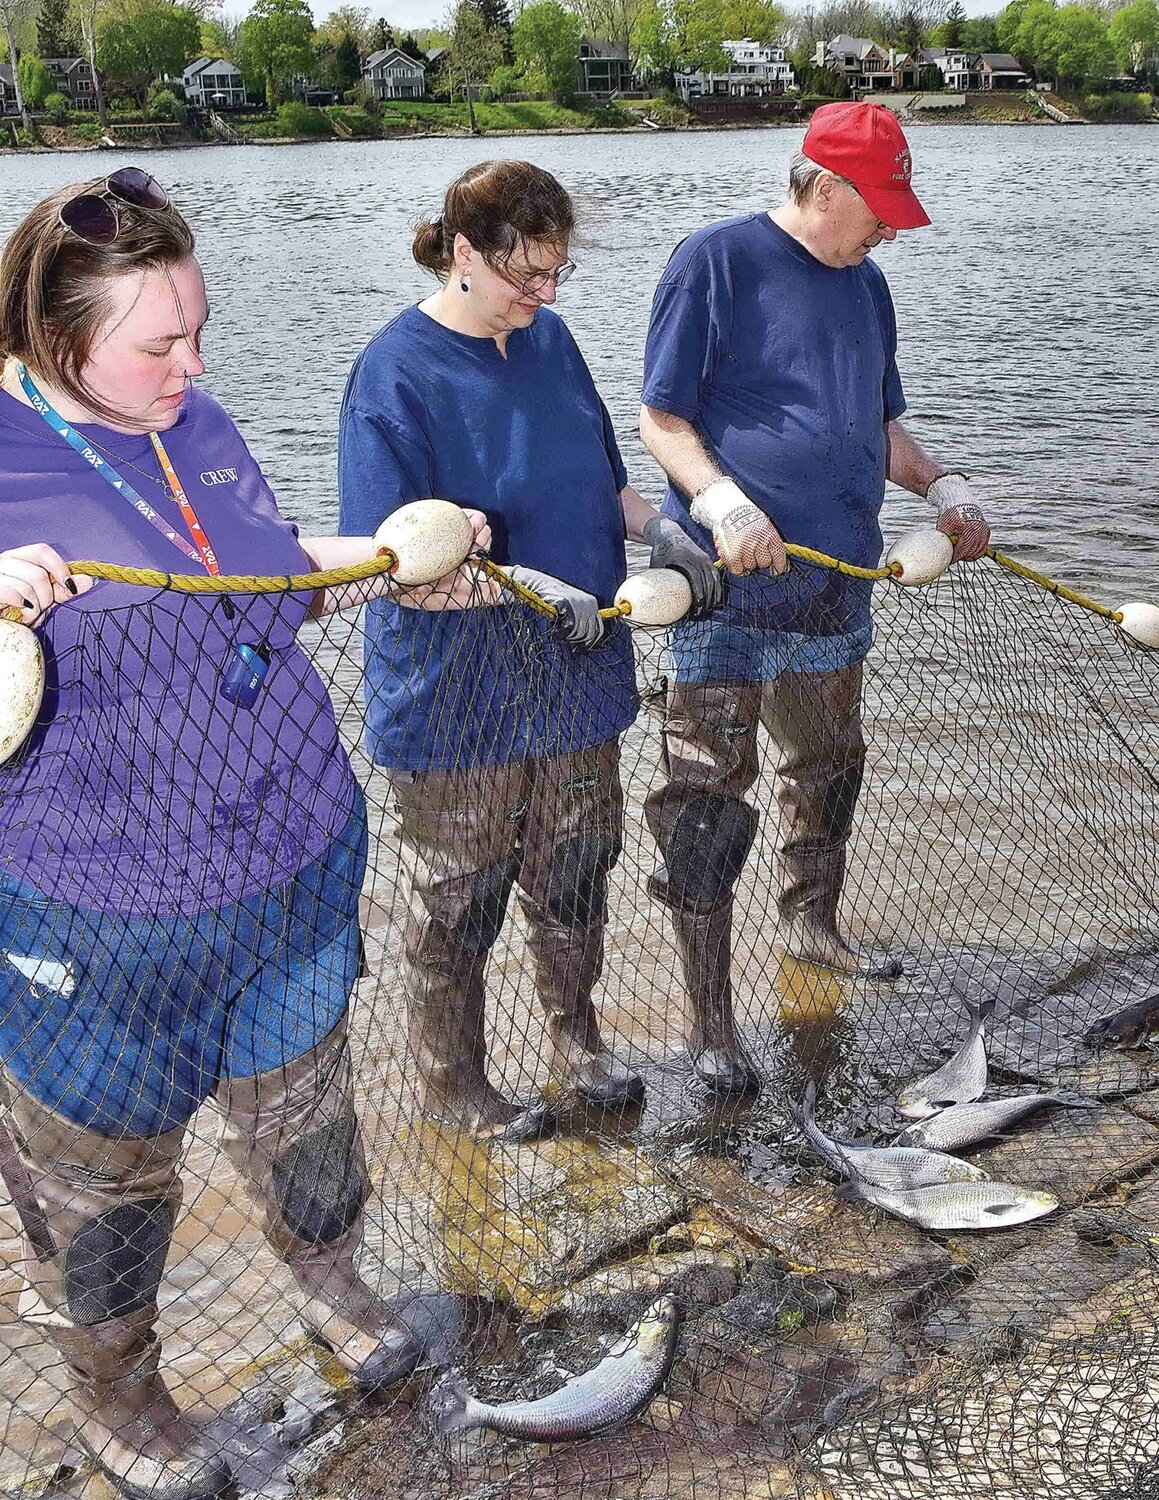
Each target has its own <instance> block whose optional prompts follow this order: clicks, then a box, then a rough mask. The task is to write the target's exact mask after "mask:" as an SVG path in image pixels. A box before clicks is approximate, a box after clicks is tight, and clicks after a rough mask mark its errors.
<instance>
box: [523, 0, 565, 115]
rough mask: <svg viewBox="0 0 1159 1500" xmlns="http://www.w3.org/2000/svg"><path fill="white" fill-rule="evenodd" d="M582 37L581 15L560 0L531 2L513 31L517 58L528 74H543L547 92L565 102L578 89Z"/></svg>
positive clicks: (534, 75)
mask: <svg viewBox="0 0 1159 1500" xmlns="http://www.w3.org/2000/svg"><path fill="white" fill-rule="evenodd" d="M579 40H580V21H579V17H578V16H575V15H573V14H572V13H571V12H570V11H566V10H564V8H563V6H562V5H560V4H559V3H558V0H537V3H536V4H534V5H529V6H527V8H526V9H525V10H524V11H523V12H522V14H521V15H520V17H519V19H518V21H516V23H515V26H514V29H513V31H512V42H513V44H514V47H515V60H516V62H518V64H519V65H520V67H521V68H522V69H523V72H524V75H525V76H526V77H528V78H533V77H536V76H539V77H541V78H543V79H544V81H545V82H546V85H547V92H548V93H550V94H551V95H552V96H553V97H554V98H555V99H558V100H560V101H561V102H563V101H566V100H568V99H570V98H571V97H572V95H573V94H574V93H575V84H576V69H577V66H578V63H579Z"/></svg>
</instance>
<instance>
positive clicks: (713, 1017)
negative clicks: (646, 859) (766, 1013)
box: [670, 900, 763, 1094]
mask: <svg viewBox="0 0 1159 1500" xmlns="http://www.w3.org/2000/svg"><path fill="white" fill-rule="evenodd" d="M670 910H671V914H672V923H673V926H674V928H675V931H676V951H677V953H678V954H679V955H680V961H681V963H682V965H683V967H684V985H685V991H686V993H687V995H688V1016H687V1025H686V1031H687V1037H688V1050H689V1052H690V1053H691V1055H692V1066H693V1069H694V1071H695V1073H696V1076H697V1077H698V1078H699V1079H700V1081H701V1083H703V1084H704V1085H705V1087H706V1088H708V1089H709V1090H711V1092H713V1093H715V1094H751V1093H755V1092H756V1091H757V1090H758V1089H759V1088H760V1087H761V1084H762V1082H763V1079H762V1078H761V1075H760V1073H759V1072H758V1070H757V1067H756V1065H755V1064H754V1062H753V1061H752V1059H751V1058H750V1057H749V1055H748V1053H747V1052H746V1051H745V1048H744V1044H743V1043H742V1041H741V1039H740V1035H739V1033H738V1032H737V1029H736V1019H735V1017H734V1015H733V1009H732V979H731V977H730V974H729V969H730V965H731V961H732V901H731V900H728V901H724V902H722V903H721V904H720V905H718V906H715V907H713V908H712V909H711V910H710V911H707V912H697V911H688V910H685V909H683V908H682V907H679V906H674V907H671V908H670Z"/></svg>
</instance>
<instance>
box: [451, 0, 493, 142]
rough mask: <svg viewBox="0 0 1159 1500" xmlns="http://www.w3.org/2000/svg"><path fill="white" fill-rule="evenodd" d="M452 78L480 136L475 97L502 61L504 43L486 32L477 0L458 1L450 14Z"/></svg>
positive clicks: (491, 32) (472, 129)
mask: <svg viewBox="0 0 1159 1500" xmlns="http://www.w3.org/2000/svg"><path fill="white" fill-rule="evenodd" d="M450 31H451V44H450V58H451V61H450V70H449V71H450V76H451V78H452V79H453V85H454V87H455V88H457V89H461V90H462V93H463V97H464V98H465V99H466V101H467V114H468V116H469V118H470V121H471V134H472V135H478V133H479V126H478V124H477V123H476V120H475V94H476V93H477V92H478V90H479V89H481V88H482V87H483V85H484V84H485V83H486V82H487V80H488V79H489V78H490V77H491V74H492V73H494V71H495V69H496V68H497V67H499V66H500V65H501V63H502V62H503V43H502V40H501V39H500V38H499V37H497V36H496V35H495V33H494V32H493V31H489V30H488V29H487V23H486V21H485V20H484V19H483V12H482V11H481V10H480V8H479V6H478V5H477V4H476V3H475V0H459V3H458V4H457V5H456V6H455V9H454V12H453V13H452V15H451V26H450Z"/></svg>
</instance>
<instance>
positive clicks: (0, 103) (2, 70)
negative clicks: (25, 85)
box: [0, 63, 20, 115]
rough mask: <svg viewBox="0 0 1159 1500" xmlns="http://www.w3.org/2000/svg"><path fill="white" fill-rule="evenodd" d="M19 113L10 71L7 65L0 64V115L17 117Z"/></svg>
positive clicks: (14, 85)
mask: <svg viewBox="0 0 1159 1500" xmlns="http://www.w3.org/2000/svg"><path fill="white" fill-rule="evenodd" d="M19 113H20V110H19V108H18V107H17V104H16V84H15V82H14V80H13V78H12V69H11V68H10V67H9V65H8V64H7V63H0V115H17V114H19Z"/></svg>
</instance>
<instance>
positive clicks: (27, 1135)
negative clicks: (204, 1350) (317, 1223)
mask: <svg viewBox="0 0 1159 1500" xmlns="http://www.w3.org/2000/svg"><path fill="white" fill-rule="evenodd" d="M6 1085H7V1093H8V1096H9V1099H10V1106H9V1110H8V1115H7V1126H8V1130H9V1131H10V1136H11V1142H12V1151H11V1153H10V1154H8V1153H6V1155H7V1170H6V1171H5V1177H6V1179H7V1178H9V1177H10V1176H11V1175H13V1174H18V1176H19V1181H18V1182H16V1183H15V1184H14V1191H13V1196H14V1198H15V1201H16V1204H17V1208H18V1211H19V1214H20V1219H21V1225H22V1228H23V1232H24V1240H25V1261H24V1274H25V1282H26V1284H25V1287H24V1289H23V1291H22V1293H21V1296H20V1301H19V1313H20V1316H21V1318H22V1320H23V1321H24V1322H25V1323H27V1324H29V1325H30V1326H32V1327H34V1328H36V1329H37V1330H38V1331H39V1332H40V1333H41V1334H42V1335H43V1336H44V1337H45V1338H47V1339H48V1340H49V1341H50V1342H51V1343H52V1344H53V1345H55V1347H56V1349H57V1350H58V1351H59V1353H60V1355H61V1357H62V1358H63V1360H64V1361H65V1364H66V1373H67V1381H68V1388H69V1397H70V1400H71V1403H72V1406H73V1408H74V1412H75V1419H76V1440H77V1443H78V1444H79V1446H80V1447H82V1448H83V1449H84V1450H85V1451H86V1453H88V1454H89V1456H90V1457H91V1458H92V1460H93V1461H94V1463H95V1464H96V1465H97V1467H98V1468H99V1469H100V1470H101V1472H102V1474H104V1476H105V1477H106V1478H107V1479H108V1481H109V1483H110V1484H111V1485H112V1486H113V1487H114V1488H115V1489H116V1490H117V1491H118V1492H119V1493H120V1494H122V1495H127V1496H130V1497H131V1500H211V1497H216V1496H226V1495H231V1494H233V1493H234V1492H235V1491H234V1480H233V1474H232V1472H231V1470H230V1467H229V1465H228V1463H227V1462H226V1461H225V1459H224V1458H223V1457H222V1456H221V1455H220V1454H219V1453H217V1452H215V1451H214V1450H213V1448H212V1446H211V1445H210V1444H209V1443H208V1442H207V1441H206V1439H205V1438H203V1437H202V1436H201V1435H200V1434H199V1433H198V1432H197V1430H196V1428H194V1427H193V1426H192V1424H191V1423H190V1422H189V1421H187V1420H186V1418H185V1417H184V1416H182V1414H181V1412H180V1410H179V1409H178V1406H177V1403H176V1402H175V1401H174V1399H173V1397H172V1395H171V1394H170V1393H169V1390H168V1388H167V1387H166V1385H165V1382H164V1380H163V1379H162V1377H161V1373H160V1370H159V1368H158V1361H159V1357H160V1345H159V1343H158V1341H157V1336H156V1334H155V1333H154V1331H153V1324H154V1323H155V1322H156V1319H157V1289H158V1286H159V1285H160V1281H161V1275H162V1272H163V1271H164V1268H165V1260H166V1256H167V1255H168V1252H169V1243H170V1239H171V1236H172V1231H173V1223H174V1220H175V1218H176V1215H177V1210H178V1208H179V1206H180V1203H181V1188H180V1184H179V1182H178V1180H177V1167H178V1163H179V1160H180V1156H181V1150H182V1142H183V1138H184V1129H182V1128H179V1129H176V1130H171V1131H168V1132H167V1133H166V1134H164V1135H159V1136H152V1137H128V1138H122V1139H118V1138H116V1137H113V1136H105V1135H100V1134H98V1133H97V1132H96V1131H90V1130H85V1129H83V1128H82V1127H80V1126H77V1125H74V1124H73V1123H72V1122H71V1121H69V1120H67V1119H65V1118H64V1117H63V1116H62V1115H58V1114H56V1113H55V1112H54V1111H52V1110H50V1109H48V1108H46V1107H45V1106H43V1105H41V1104H38V1103H37V1102H36V1101H35V1100H33V1099H32V1098H31V1097H30V1096H29V1095H27V1094H22V1093H20V1092H18V1086H17V1085H16V1084H15V1083H14V1082H13V1081H12V1080H10V1079H8V1080H6Z"/></svg>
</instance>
